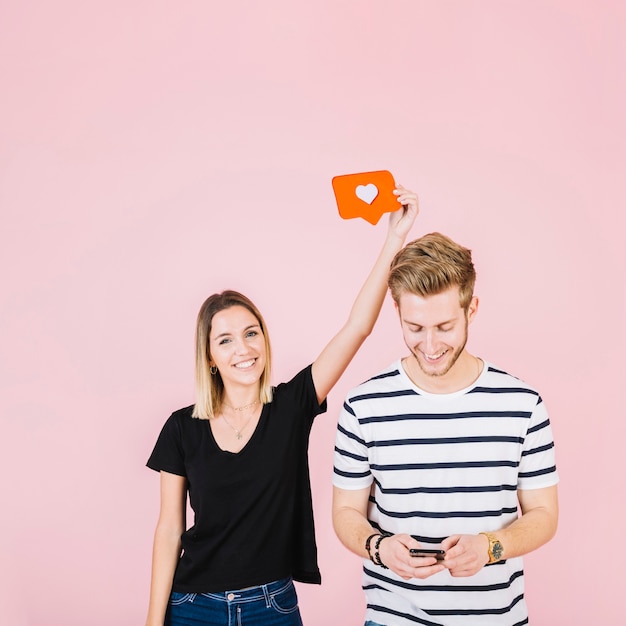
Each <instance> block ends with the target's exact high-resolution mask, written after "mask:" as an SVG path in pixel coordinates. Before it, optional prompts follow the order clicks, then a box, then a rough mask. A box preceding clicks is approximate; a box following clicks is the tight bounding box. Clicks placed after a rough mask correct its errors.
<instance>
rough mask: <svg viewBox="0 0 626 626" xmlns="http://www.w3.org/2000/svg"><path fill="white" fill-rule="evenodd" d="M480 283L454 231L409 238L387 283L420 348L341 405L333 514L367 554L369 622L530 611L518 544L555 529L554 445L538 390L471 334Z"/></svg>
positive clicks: (485, 623)
mask: <svg viewBox="0 0 626 626" xmlns="http://www.w3.org/2000/svg"><path fill="white" fill-rule="evenodd" d="M474 282H475V271H474V266H473V263H472V257H471V252H470V251H469V250H467V249H466V248H463V247H462V246H460V245H458V244H456V243H455V242H453V241H452V240H450V239H449V238H447V237H445V236H444V235H441V234H439V233H432V234H430V235H426V236H424V237H422V238H421V239H418V240H417V241H414V242H412V243H410V244H408V245H407V246H406V247H405V248H404V249H403V250H401V251H400V252H399V253H398V254H397V255H396V258H395V259H394V261H393V263H392V265H391V271H390V275H389V288H390V291H391V295H392V297H393V300H394V302H395V306H396V309H397V311H398V315H399V317H400V325H401V327H402V333H403V336H404V341H405V343H406V345H407V347H408V349H409V351H410V354H409V355H408V356H406V357H404V358H402V359H400V360H398V361H396V362H395V363H393V364H392V365H391V366H390V367H388V368H387V369H385V370H384V371H383V372H381V373H380V374H378V375H377V376H374V377H373V378H371V379H370V380H368V381H367V382H365V383H363V384H362V385H360V386H359V387H357V388H356V389H354V390H353V391H352V392H351V393H349V394H348V397H347V399H346V401H345V404H344V408H343V411H342V413H341V417H340V420H339V425H338V430H337V443H336V448H335V471H334V477H333V483H334V486H335V489H334V498H333V522H334V526H335V530H336V532H337V535H338V537H339V539H340V540H341V541H342V542H343V544H344V545H345V546H346V547H347V548H349V549H350V550H352V551H353V552H355V553H356V554H358V555H359V556H361V557H363V559H365V560H364V563H363V571H364V573H363V588H364V590H365V594H366V600H367V613H366V620H367V622H366V624H367V625H371V626H376V625H381V624H382V625H384V626H405V625H406V626H409V625H411V626H414V625H415V624H423V625H427V626H430V625H446V626H456V625H462V626H469V625H472V626H474V625H475V626H490V625H496V624H497V625H498V626H504V625H507V626H514V625H515V626H518V625H520V624H527V623H528V615H527V610H526V604H525V601H524V577H523V569H522V559H521V556H522V555H523V554H526V553H527V552H530V551H531V550H534V549H535V548H538V547H539V546H541V545H542V544H544V543H546V542H547V541H549V540H550V539H551V538H552V536H553V535H554V533H555V531H556V526H557V517H558V504H557V487H556V484H557V482H558V476H557V473H556V467H555V463H554V444H553V441H552V432H551V428H550V422H549V419H548V415H547V413H546V409H545V407H544V404H543V402H542V400H541V397H540V396H539V394H538V393H537V392H536V391H535V390H534V389H532V388H531V387H529V386H528V385H526V384H525V383H523V382H521V381H520V380H518V379H517V378H514V377H513V376H511V375H509V374H507V373H505V372H503V371H502V370H500V369H498V368H496V367H494V366H493V365H491V364H489V363H487V362H486V361H484V360H481V359H479V358H477V357H475V356H473V355H472V354H470V353H469V352H468V351H467V349H466V347H465V344H466V341H467V334H468V326H469V324H470V323H471V322H472V320H473V319H474V317H475V315H476V312H477V310H478V299H477V298H476V296H474V295H473V291H474ZM518 505H519V507H518ZM518 508H519V512H518ZM417 548H422V549H439V550H443V551H444V553H445V558H443V559H442V560H437V559H436V558H435V557H434V556H412V555H411V552H410V550H411V549H413V550H415V549H417Z"/></svg>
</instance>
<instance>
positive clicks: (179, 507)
mask: <svg viewBox="0 0 626 626" xmlns="http://www.w3.org/2000/svg"><path fill="white" fill-rule="evenodd" d="M394 193H395V194H396V196H397V200H398V202H399V204H400V205H402V208H401V209H399V210H398V211H396V212H395V213H392V214H391V215H390V217H389V229H388V233H387V238H386V240H385V244H384V246H383V249H382V251H381V253H380V255H379V257H378V260H377V261H376V264H375V265H374V268H373V269H372V272H371V273H370V275H369V277H368V278H367V280H366V282H365V284H364V285H363V287H362V288H361V291H360V292H359V295H358V296H357V299H356V301H355V303H354V305H353V307H352V311H351V312H350V316H349V318H348V321H347V322H346V324H345V326H344V327H343V328H342V329H341V330H340V331H339V333H338V334H337V335H336V336H335V337H334V338H333V339H332V340H331V341H330V343H329V344H328V345H327V346H326V347H325V348H324V349H323V350H322V352H321V354H320V355H319V356H318V357H317V359H316V360H315V362H314V363H313V364H312V365H309V366H308V367H306V368H305V369H303V370H302V371H301V372H300V373H299V374H297V375H296V376H295V377H294V378H293V379H292V380H291V381H289V382H288V383H283V384H280V385H278V386H277V387H276V388H272V387H271V386H270V363H271V356H270V344H269V338H268V334H267V329H266V327H265V322H264V320H263V317H262V316H261V314H260V312H259V311H258V310H257V308H256V307H255V306H254V304H252V302H251V301H250V300H248V298H246V297H245V296H243V295H242V294H239V293H237V292H234V291H226V292H223V293H221V294H214V295H213V296H211V297H210V298H208V299H207V301H206V302H205V303H204V304H203V305H202V308H201V309H200V313H199V314H198V323H197V331H196V403H195V405H193V406H191V407H187V408H185V409H181V410H179V411H176V412H175V413H173V414H172V416H171V417H170V418H169V419H168V420H167V422H166V424H165V426H164V427H163V430H162V431H161V434H160V435H159V439H158V441H157V444H156V446H155V448H154V451H153V453H152V455H151V456H150V459H149V460H148V466H149V467H150V468H152V469H154V470H156V471H159V472H160V476H161V509H160V514H159V520H158V523H157V527H156V532H155V537H154V549H153V558H152V581H151V588H150V605H149V609H148V619H147V622H146V624H147V626H157V625H158V626H163V625H164V624H167V625H168V626H182V625H187V624H196V625H204V624H206V625H208V624H211V625H224V626H226V625H229V626H230V625H233V626H234V625H236V626H242V625H243V626H249V625H254V626H259V625H263V624H272V625H276V626H295V625H301V624H302V621H301V618H300V613H299V610H298V604H297V598H296V592H295V588H294V586H293V579H295V580H299V581H302V582H311V583H319V582H320V575H319V570H318V567H317V553H316V546H315V535H314V529H313V512H312V503H311V490H310V484H309V470H308V459H307V448H308V437H309V432H310V429H311V425H312V421H313V418H314V417H315V416H316V415H317V414H319V413H322V412H324V411H325V410H326V401H325V398H326V396H327V394H328V392H329V391H330V390H331V389H332V387H333V386H334V385H335V383H336V382H337V380H338V379H339V377H340V376H341V375H342V373H343V372H344V370H345V369H346V367H347V366H348V363H350V361H351V360H352V357H353V356H354V355H355V354H356V352H357V350H358V349H359V347H360V346H361V344H362V343H363V341H364V340H365V338H366V337H367V336H368V335H369V334H370V332H371V331H372V328H373V327H374V323H375V321H376V319H377V317H378V314H379V312H380V308H381V306H382V302H383V300H384V296H385V292H386V281H387V273H388V269H389V265H390V263H391V260H392V259H393V257H394V255H395V253H396V252H397V251H398V250H399V249H400V248H401V247H402V245H403V244H404V240H405V238H406V235H407V234H408V232H409V230H410V228H411V226H412V225H413V222H414V221H415V217H416V216H417V213H418V202H417V196H416V195H415V194H414V193H413V192H411V191H408V190H406V189H404V188H403V187H402V186H400V185H398V186H397V188H396V190H395V191H394ZM187 493H188V494H189V501H190V504H191V507H192V509H193V510H194V514H195V516H194V524H193V526H192V527H191V528H189V529H188V530H186V519H185V512H186V500H187Z"/></svg>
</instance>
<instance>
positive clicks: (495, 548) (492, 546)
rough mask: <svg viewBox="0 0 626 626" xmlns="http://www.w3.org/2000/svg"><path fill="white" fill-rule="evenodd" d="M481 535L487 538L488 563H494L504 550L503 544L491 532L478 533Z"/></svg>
mask: <svg viewBox="0 0 626 626" xmlns="http://www.w3.org/2000/svg"><path fill="white" fill-rule="evenodd" d="M480 534H481V535H485V537H487V539H489V550H488V551H487V552H488V554H489V563H495V562H496V561H499V560H500V559H501V558H502V553H503V552H504V546H503V545H502V543H501V542H500V540H499V539H498V538H497V537H496V536H495V535H492V534H491V533H480Z"/></svg>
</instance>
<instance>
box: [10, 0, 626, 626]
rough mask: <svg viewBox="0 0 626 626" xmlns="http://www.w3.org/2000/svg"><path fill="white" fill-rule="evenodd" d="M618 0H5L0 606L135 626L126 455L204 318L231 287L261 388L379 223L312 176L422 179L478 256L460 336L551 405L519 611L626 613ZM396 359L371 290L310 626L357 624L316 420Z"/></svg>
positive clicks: (305, 353)
mask: <svg viewBox="0 0 626 626" xmlns="http://www.w3.org/2000/svg"><path fill="white" fill-rule="evenodd" d="M625 20H626V11H625V9H624V4H623V3H622V2H620V1H619V0H615V1H614V2H611V1H609V0H604V1H596V2H593V3H590V2H589V3H587V2H581V1H578V0H541V1H530V2H528V1H524V2H522V1H519V2H516V1H507V2H502V1H484V2H471V1H467V0H463V1H461V0H458V1H443V2H436V1H434V0H433V1H430V2H426V1H419V0H405V1H387V2H372V1H364V0H359V1H356V0H354V1H353V0H350V1H347V0H333V1H330V0H323V1H320V0H318V1H317V2H307V3H298V2H291V1H287V0H266V1H265V2H242V1H231V2H220V3H217V2H207V1H206V0H205V1H202V2H200V1H197V0H196V1H184V0H181V1H180V2H176V3H173V2H172V3H169V2H159V1H154V0H152V1H150V2H148V1H147V0H124V1H123V2H122V1H119V0H109V1H108V2H85V1H84V0H80V1H79V0H57V1H56V2H53V3H51V2H43V1H41V0H36V1H33V2H17V1H15V0H5V1H4V2H3V3H2V7H1V8H0V80H1V83H0V84H1V85H2V95H1V97H0V203H1V214H0V216H1V217H0V219H1V223H0V233H1V237H2V240H1V241H2V243H1V246H0V259H1V266H2V289H1V292H0V293H1V295H0V298H1V301H0V333H1V336H0V354H1V356H0V390H1V423H0V424H1V437H0V470H1V472H2V486H1V490H2V512H1V515H0V542H1V545H0V548H1V553H0V568H1V570H0V572H1V574H0V577H1V579H0V622H1V623H2V624H3V625H4V624H6V625H7V626H60V625H62V626H101V625H102V626H105V625H107V626H108V625H109V624H116V625H117V626H126V625H128V626H131V625H133V626H136V625H137V624H141V623H143V620H144V618H145V608H146V604H147V595H148V584H149V568H150V551H151V542H152V533H153V529H154V525H155V523H156V517H157V509H158V477H157V475H156V474H154V473H153V472H151V471H150V470H148V469H146V468H145V467H144V463H145V461H146V459H147V456H148V454H149V452H150V451H151V449H152V445H153V443H154V441H155V438H156V436H157V434H158V431H159V429H160V427H161V425H162V423H163V421H164V420H165V419H166V417H167V416H168V415H169V413H170V412H171V411H172V410H174V409H176V408H178V407H180V406H183V405H185V404H189V403H191V402H192V401H193V396H192V390H193V387H192V385H193V332H194V321H195V315H196V312H197V309H198V308H199V306H200V304H201V302H202V301H203V300H204V298H205V297H206V296H207V295H209V294H210V293H212V292H214V291H217V290H221V289H224V288H227V287H232V288H236V289H240V290H242V291H244V292H245V293H246V294H248V295H249V296H250V297H251V298H252V299H253V300H254V301H255V302H256V303H257V304H258V306H259V307H260V308H261V310H262V311H263V312H264V315H265V316H266V319H267V321H268V324H269V328H270V330H271V333H272V341H273V345H274V350H275V356H276V366H275V371H274V380H275V382H278V381H280V380H282V379H284V378H286V377H287V376H290V375H291V374H293V373H294V372H295V371H296V370H297V368H299V367H301V366H303V365H305V364H306V363H308V362H310V361H311V360H313V359H314V358H315V356H316V355H317V353H318V352H319V350H321V348H322V347H323V345H324V344H325V342H326V341H327V340H328V339H329V338H330V337H331V335H332V334H333V333H334V332H335V331H336V330H337V329H338V328H339V326H340V325H341V324H342V323H343V321H344V319H345V317H346V315H347V313H348V310H349V308H350V305H351V302H352V299H353V297H354V295H355V294H356V291H357V290H358V288H359V286H360V283H361V281H362V280H363V279H364V277H365V275H366V274H367V272H368V270H369V268H370V266H371V264H372V262H373V260H374V257H375V255H376V253H377V251H378V248H379V246H380V244H381V242H382V240H383V237H384V230H385V227H384V225H383V224H382V221H381V224H379V226H378V227H376V228H374V227H372V226H371V225H369V224H367V223H366V222H364V221H362V220H352V221H343V220H341V219H340V218H339V217H338V215H337V210H336V206H335V204H334V199H333V195H332V189H331V184H330V180H331V178H332V176H334V175H336V174H343V173H349V172H357V171H365V170H368V169H383V168H385V169H389V170H391V171H392V172H393V173H394V175H395V177H396V180H398V181H400V182H402V183H403V184H405V185H406V186H409V187H411V188H414V189H416V190H417V191H418V192H419V194H420V198H421V207H422V214H421V217H420V220H419V223H418V224H417V225H416V226H415V227H414V231H413V234H414V236H415V237H417V236H419V235H420V234H422V233H425V232H429V231H432V230H441V231H443V232H445V233H447V234H449V235H451V236H452V237H454V238H456V239H458V240H459V241H460V242H461V243H464V244H465V245H467V246H469V247H471V248H472V249H473V250H474V251H475V260H476V263H477V267H478V272H479V280H478V285H477V293H478V295H479V296H480V297H481V299H482V300H481V302H482V306H481V309H480V311H479V315H478V318H477V320H476V322H475V324H474V325H473V327H472V335H471V339H470V350H471V351H473V352H475V353H476V354H478V355H481V356H483V357H485V358H487V359H489V360H490V361H492V362H494V363H496V364H497V365H499V366H501V367H504V368H506V369H508V370H509V371H511V372H512V373H514V374H516V375H517V376H519V377H521V378H524V379H525V380H527V381H528V382H530V383H531V384H533V385H535V386H537V387H538V388H539V389H540V391H541V393H542V395H543V396H544V399H545V401H546V402H547V404H548V407H549V409H550V412H551V416H552V421H553V426H554V431H555V435H556V437H557V444H558V463H559V470H560V474H561V491H560V493H561V523H560V528H559V532H558V535H557V537H556V538H555V539H554V540H553V542H552V543H551V544H549V545H548V546H546V547H545V548H543V549H542V550H541V551H539V552H537V553H534V554H532V555H531V556H529V557H528V558H527V580H528V583H527V585H528V603H529V606H530V610H531V618H532V623H533V624H535V626H543V625H545V626H555V625H556V626H560V625H564V626H565V625H567V626H571V625H579V624H580V625H583V624H584V625H587V624H597V623H603V624H608V625H612V624H620V623H623V606H622V605H623V602H622V597H621V596H622V595H623V582H624V574H623V562H624V558H626V553H625V550H624V541H623V534H624V533H623V528H622V527H623V521H624V516H625V514H626V506H625V505H624V495H625V489H624V479H623V456H624V453H623V450H624V418H625V406H624V391H623V390H624V384H625V376H624V365H623V363H624V361H623V359H624V356H623V355H624V351H625V349H626V345H625V344H626V342H625V334H624V319H625V313H626V311H625V304H626V298H625V293H624V282H625V281H624V269H625V256H624V217H623V211H624V203H625V200H626V191H625V188H624V169H625V168H624V165H625V156H626V154H625V147H624V146H625V143H624V138H625V137H624V135H625V132H624V131H625V126H626V123H625V121H624V111H625V110H626V96H625V91H626V89H625V78H624V77H625V74H626V73H625V58H626V55H625V52H626V44H625V43H624V42H625V32H624V31H625V29H624V24H625ZM403 351H404V346H403V344H402V341H401V336H400V331H399V328H398V324H397V321H396V319H395V317H394V312H393V309H392V307H391V303H390V302H389V301H388V302H387V303H386V305H385V309H384V311H383V314H382V316H381V319H380V323H379V325H378V326H377V328H376V329H375V331H374V334H373V335H372V337H371V338H370V339H369V340H368V342H367V344H366V345H365V347H364V348H363V350H362V351H361V352H360V353H359V355H358V356H357V357H356V359H355V361H354V362H353V364H352V365H351V367H350V369H349V370H348V372H347V373H346V375H345V377H344V378H343V379H342V380H341V381H340V383H339V384H338V385H337V387H336V388H335V390H334V391H333V392H332V394H331V396H330V398H329V413H328V414H327V415H326V416H325V417H323V418H322V419H320V420H319V423H318V425H317V426H316V428H315V429H314V435H313V441H312V452H311V463H312V473H313V488H314V498H315V510H316V516H317V527H318V540H319V548H320V564H321V568H322V574H323V578H324V584H323V585H322V586H321V587H312V586H302V585H300V586H299V593H300V598H301V606H302V611H303V615H304V618H305V623H306V624H307V625H308V626H326V625H328V624H342V625H345V626H359V625H361V624H362V623H363V622H362V615H363V607H364V602H363V596H362V591H361V589H360V574H359V571H360V563H359V560H358V559H357V558H356V557H354V556H353V555H351V554H349V553H348V552H347V551H346V550H345V549H344V548H343V547H342V546H341V545H340V544H339V542H338V541H337V539H336V538H335V536H334V533H333V530H332V527H331V522H330V492H331V488H330V477H331V465H332V449H333V438H334V424H335V419H336V416H337V413H338V410H339V408H340V406H341V402H342V399H343V396H344V395H345V393H346V391H347V390H348V389H349V388H350V387H351V386H353V385H355V384H357V383H359V382H360V381H361V380H363V379H364V378H365V377H367V376H368V375H370V374H372V373H374V372H375V371H376V370H378V369H380V368H381V367H383V366H385V365H387V364H388V363H389V362H391V360H392V359H394V358H396V357H397V356H399V355H400V354H401V353H403ZM329 612H331V613H332V616H329Z"/></svg>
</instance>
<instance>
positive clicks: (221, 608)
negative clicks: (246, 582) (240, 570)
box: [165, 578, 302, 626]
mask: <svg viewBox="0 0 626 626" xmlns="http://www.w3.org/2000/svg"><path fill="white" fill-rule="evenodd" d="M165 624H166V626H302V619H301V618H300V610H299V609H298V597H297V595H296V588H295V587H294V585H293V581H292V580H291V578H283V579H282V580H277V581H275V582H273V583H268V584H267V585H261V586H259V587H250V588H248V589H238V590H233V591H222V592H220V593H178V592H176V591H172V593H171V595H170V601H169V606H168V608H167V617H166V619H165Z"/></svg>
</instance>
